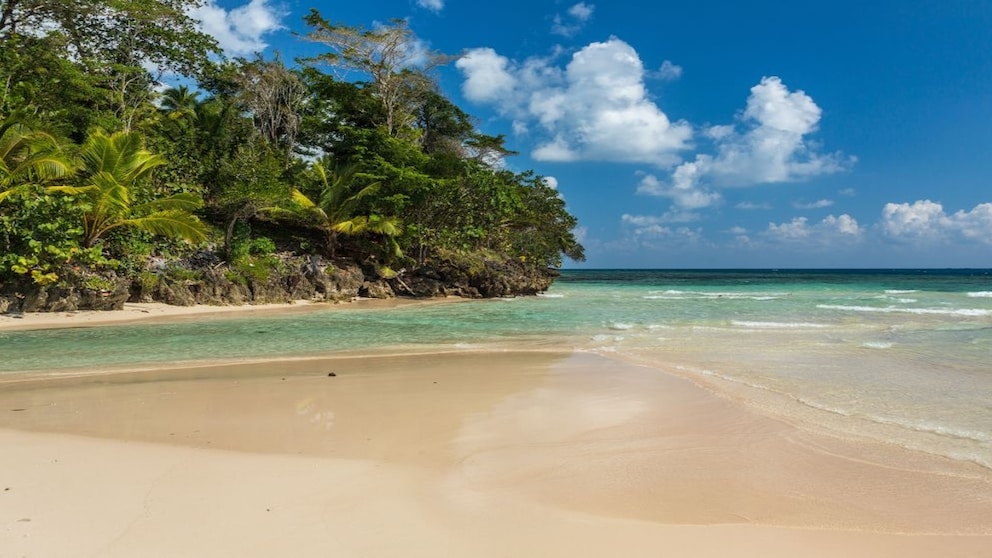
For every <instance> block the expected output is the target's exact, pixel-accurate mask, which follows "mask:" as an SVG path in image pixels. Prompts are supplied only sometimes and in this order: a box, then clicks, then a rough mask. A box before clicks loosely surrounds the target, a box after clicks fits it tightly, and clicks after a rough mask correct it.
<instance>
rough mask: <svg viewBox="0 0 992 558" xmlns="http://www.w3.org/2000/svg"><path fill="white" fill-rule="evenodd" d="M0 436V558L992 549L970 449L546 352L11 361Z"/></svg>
mask: <svg viewBox="0 0 992 558" xmlns="http://www.w3.org/2000/svg"><path fill="white" fill-rule="evenodd" d="M149 310H151V309H149ZM269 310H272V309H269ZM294 311H295V309H294ZM142 315H143V316H144V315H150V316H155V315H156V314H155V313H154V312H152V311H149V312H147V313H142ZM79 317H80V316H77V318H72V319H73V320H76V319H78V318H79ZM49 318H51V317H49ZM115 318H116V317H115ZM133 318H136V319H141V316H137V317H133ZM24 319H25V320H27V319H33V317H31V316H29V317H25V318H24ZM124 319H128V318H124ZM6 320H11V321H14V320H17V321H19V320H18V319H13V318H5V322H4V323H7V322H6ZM35 323H36V324H37V323H39V322H35ZM55 323H59V322H58V320H56V321H55ZM62 323H64V322H62ZM73 323H77V322H73ZM80 323H91V324H92V323H94V322H93V321H92V320H90V319H89V318H84V319H83V320H80ZM0 444H2V447H3V448H4V451H3V452H0V471H3V474H2V477H0V549H3V552H2V553H0V554H2V555H3V556H18V557H20V556H31V557H61V556H65V557H69V556H73V557H77V556H100V557H104V556H106V557H111V556H281V555H293V556H606V555H623V556H660V555H666V556H731V555H732V556H865V557H868V556H872V557H876V556H899V557H907V556H908V557H913V556H920V557H923V556H937V555H939V556H962V557H963V556H982V555H985V554H986V553H987V552H988V549H989V548H992V520H990V519H989V518H992V484H990V479H989V477H988V475H986V474H984V473H983V470H981V469H979V468H977V467H976V468H972V467H968V466H966V465H963V464H960V463H957V462H950V461H948V460H944V459H939V458H936V457H932V456H926V455H924V454H920V453H915V452H910V451H906V450H901V449H899V448H896V447H894V446H891V447H890V446H887V445H883V444H878V443H869V442H864V441H858V440H845V439H839V438H834V437H831V436H828V435H826V434H824V433H819V432H813V431H809V430H805V429H803V428H801V427H799V426H796V425H792V424H788V423H785V422H781V421H778V420H773V419H771V418H768V417H766V416H762V415H760V414H758V413H756V412H754V411H753V410H751V409H749V408H748V407H746V406H743V405H741V404H739V403H737V402H735V401H733V400H730V399H726V398H722V397H718V396H716V395H714V394H712V393H710V392H708V391H706V390H704V389H701V388H699V387H697V386H696V385H694V384H693V383H691V382H689V381H687V380H685V379H682V378H679V377H676V376H672V375H669V374H666V373H664V371H660V370H657V369H652V368H645V367H639V366H634V365H631V364H626V363H622V362H619V361H615V360H612V359H608V358H604V357H602V356H596V355H590V354H581V353H572V352H567V351H565V352H536V351H535V352H462V353H447V354H420V355H365V356H361V357H354V356H350V357H340V358H326V359H310V360H294V361H271V362H253V363H242V364H233V365H218V366H198V367H191V368H182V367H176V368H170V369H162V370H157V371H141V372H133V373H126V372H125V373H121V372H117V373H114V374H97V375H88V376H81V377H74V378H69V379H61V380H50V379H44V378H38V379H34V380H32V379H27V380H25V378H24V377H21V378H19V379H17V380H16V381H11V380H7V381H4V382H3V383H0Z"/></svg>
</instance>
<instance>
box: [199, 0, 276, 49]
mask: <svg viewBox="0 0 992 558" xmlns="http://www.w3.org/2000/svg"><path fill="white" fill-rule="evenodd" d="M188 13H189V16H190V17H192V18H193V19H196V20H199V21H200V29H201V30H202V31H203V32H204V33H206V34H208V35H211V36H213V37H214V38H215V39H217V42H218V43H219V44H220V47H221V48H222V49H223V50H224V53H225V54H227V55H229V56H245V55H249V54H252V53H255V52H261V51H262V50H265V48H266V47H267V46H268V43H266V42H265V36H266V35H268V34H270V33H273V32H275V31H278V30H280V29H282V28H283V25H282V18H283V17H285V16H286V13H285V12H284V11H283V10H280V9H278V8H276V7H274V6H272V5H271V4H270V3H269V0H251V1H250V2H248V3H247V4H244V5H242V6H238V7H237V8H232V9H230V10H225V9H224V8H222V7H220V6H218V5H217V2H216V0H207V1H206V2H205V3H204V4H203V5H202V6H199V7H197V8H193V9H192V10H190V11H189V12H188Z"/></svg>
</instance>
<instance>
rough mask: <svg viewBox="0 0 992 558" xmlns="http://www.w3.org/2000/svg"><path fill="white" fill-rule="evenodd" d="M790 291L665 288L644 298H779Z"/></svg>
mask: <svg viewBox="0 0 992 558" xmlns="http://www.w3.org/2000/svg"><path fill="white" fill-rule="evenodd" d="M788 295H789V293H761V294H758V293H741V292H734V291H678V290H673V289H669V290H665V291H648V294H647V295H645V296H644V298H646V299H649V300H686V299H713V298H727V299H731V300H757V301H766V300H777V299H779V298H782V297H783V296H788Z"/></svg>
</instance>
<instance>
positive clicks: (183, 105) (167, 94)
mask: <svg viewBox="0 0 992 558" xmlns="http://www.w3.org/2000/svg"><path fill="white" fill-rule="evenodd" d="M199 96H200V92H199V91H190V89H189V87H186V86H185V85H180V86H179V87H172V88H169V89H166V90H165V91H163V92H162V103H161V105H162V111H163V112H165V113H166V114H167V115H168V116H169V118H171V119H173V120H179V119H186V118H192V117H195V116H196V109H197V106H198V105H199V101H198V100H197V97H199Z"/></svg>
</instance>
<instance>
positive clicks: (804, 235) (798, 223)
mask: <svg viewBox="0 0 992 558" xmlns="http://www.w3.org/2000/svg"><path fill="white" fill-rule="evenodd" d="M864 233H865V229H863V228H862V227H861V226H860V225H858V221H857V220H856V219H854V218H853V217H851V216H850V215H847V214H844V215H840V216H834V215H828V216H827V217H826V218H824V219H823V220H822V221H820V222H819V223H815V224H810V222H809V219H807V218H806V217H796V218H794V219H792V220H791V221H789V222H788V223H779V224H775V223H769V224H768V230H767V231H765V234H766V236H767V237H768V238H770V239H772V240H778V241H786V242H790V241H799V242H807V241H813V243H816V244H830V243H833V242H834V241H836V240H845V241H848V242H850V241H852V240H857V239H860V238H861V237H862V235H864Z"/></svg>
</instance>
